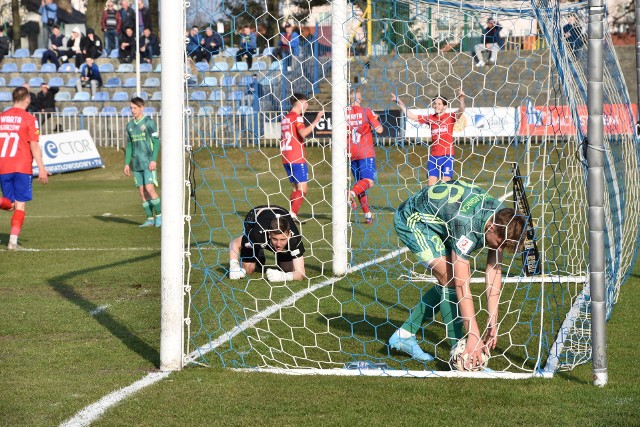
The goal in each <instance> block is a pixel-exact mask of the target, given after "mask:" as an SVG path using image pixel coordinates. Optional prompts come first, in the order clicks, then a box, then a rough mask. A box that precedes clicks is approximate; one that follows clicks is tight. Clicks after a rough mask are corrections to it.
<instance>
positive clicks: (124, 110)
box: [120, 107, 131, 117]
mask: <svg viewBox="0 0 640 427" xmlns="http://www.w3.org/2000/svg"><path fill="white" fill-rule="evenodd" d="M120 115H121V116H123V117H125V116H130V115H131V107H122V110H120Z"/></svg>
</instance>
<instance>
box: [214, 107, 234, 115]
mask: <svg viewBox="0 0 640 427" xmlns="http://www.w3.org/2000/svg"><path fill="white" fill-rule="evenodd" d="M216 114H217V115H218V116H230V115H232V114H233V108H231V107H229V106H225V107H220V108H218V111H217V112H216Z"/></svg>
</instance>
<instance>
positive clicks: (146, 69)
mask: <svg viewBox="0 0 640 427" xmlns="http://www.w3.org/2000/svg"><path fill="white" fill-rule="evenodd" d="M152 71H153V67H152V66H151V64H148V63H146V62H143V63H141V64H140V72H141V73H151V72H152Z"/></svg>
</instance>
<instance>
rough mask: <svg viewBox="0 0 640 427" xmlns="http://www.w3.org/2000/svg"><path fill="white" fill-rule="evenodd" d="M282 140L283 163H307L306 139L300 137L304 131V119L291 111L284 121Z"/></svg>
mask: <svg viewBox="0 0 640 427" xmlns="http://www.w3.org/2000/svg"><path fill="white" fill-rule="evenodd" d="M281 125H282V138H281V139H280V151H281V152H282V163H283V164H289V163H306V162H307V160H306V158H305V156H304V138H303V137H302V136H301V135H300V129H304V128H305V126H304V118H303V117H302V116H301V115H300V114H298V113H296V112H293V111H291V112H290V113H289V114H287V115H286V116H284V118H283V119H282V123H281Z"/></svg>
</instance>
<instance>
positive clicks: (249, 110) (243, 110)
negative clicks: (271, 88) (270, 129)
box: [237, 105, 253, 116]
mask: <svg viewBox="0 0 640 427" xmlns="http://www.w3.org/2000/svg"><path fill="white" fill-rule="evenodd" d="M237 113H238V114H239V115H241V116H249V115H251V114H253V107H251V106H249V105H242V106H240V107H238V110H237Z"/></svg>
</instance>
